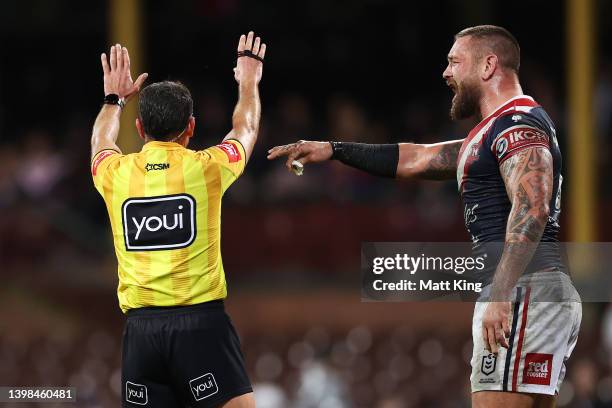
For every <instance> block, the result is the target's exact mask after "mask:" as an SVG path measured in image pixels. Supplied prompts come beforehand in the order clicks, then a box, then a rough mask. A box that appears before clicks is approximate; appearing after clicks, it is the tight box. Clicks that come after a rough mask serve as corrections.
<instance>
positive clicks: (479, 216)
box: [457, 95, 564, 283]
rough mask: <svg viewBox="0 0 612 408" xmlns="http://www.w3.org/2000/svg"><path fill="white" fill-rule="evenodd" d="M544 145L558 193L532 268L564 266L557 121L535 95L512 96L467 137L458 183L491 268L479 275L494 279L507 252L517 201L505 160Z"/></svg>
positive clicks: (476, 241)
mask: <svg viewBox="0 0 612 408" xmlns="http://www.w3.org/2000/svg"><path fill="white" fill-rule="evenodd" d="M534 146H540V147H544V148H546V149H549V150H550V153H551V155H552V158H553V179H554V183H553V193H552V198H551V202H550V205H549V208H550V213H549V217H548V222H547V223H546V227H545V229H544V234H543V236H542V240H541V244H540V246H539V248H538V250H537V251H536V253H535V254H534V257H533V260H532V263H531V264H530V265H529V267H528V270H527V272H534V271H539V270H548V269H555V270H564V268H563V265H562V262H561V257H560V251H559V245H558V238H557V234H558V232H559V223H558V221H559V215H560V212H561V182H562V180H563V178H562V176H561V151H560V150H559V145H558V143H557V138H556V135H555V128H554V125H553V123H552V121H551V119H550V118H549V116H548V115H547V114H546V112H545V111H544V109H543V108H542V107H541V106H539V105H538V104H537V103H536V102H535V101H534V100H533V99H532V98H531V97H529V96H525V95H521V96H517V97H514V98H512V99H510V100H509V101H507V102H505V103H504V104H503V105H502V106H500V107H499V108H498V109H496V110H495V111H494V112H493V113H492V114H491V115H489V116H488V117H486V118H484V119H483V120H482V121H481V122H480V123H479V124H478V125H476V127H474V128H473V129H472V130H471V131H470V133H469V135H468V137H467V138H466V139H465V140H464V141H463V145H462V146H461V149H460V150H459V156H458V159H457V160H458V162H457V183H458V185H459V192H460V194H461V198H462V200H463V206H464V207H463V209H464V219H465V226H466V228H467V230H468V232H469V233H470V235H471V238H472V243H473V250H474V255H475V256H484V257H485V259H486V262H485V264H486V268H485V270H484V271H482V272H481V273H480V274H479V275H477V276H476V278H477V279H479V280H481V281H483V282H485V283H490V282H491V280H492V277H493V273H494V272H495V268H496V267H497V264H498V262H499V259H500V257H501V252H502V250H503V243H504V241H505V236H506V226H507V221H508V215H509V213H510V210H511V208H512V204H511V202H510V200H509V198H508V193H507V192H506V185H505V183H504V180H503V179H502V176H501V173H500V166H501V164H502V163H503V162H504V161H506V160H508V158H510V157H512V156H513V155H515V154H517V153H518V152H520V151H522V150H523V149H526V148H530V147H534Z"/></svg>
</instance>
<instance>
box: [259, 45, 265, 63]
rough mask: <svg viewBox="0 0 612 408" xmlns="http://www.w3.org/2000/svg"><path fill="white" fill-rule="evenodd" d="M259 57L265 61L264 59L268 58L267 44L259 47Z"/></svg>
mask: <svg viewBox="0 0 612 408" xmlns="http://www.w3.org/2000/svg"><path fill="white" fill-rule="evenodd" d="M258 55H259V57H260V58H262V59H263V57H265V56H266V44H265V43H264V44H261V47H259V54H258Z"/></svg>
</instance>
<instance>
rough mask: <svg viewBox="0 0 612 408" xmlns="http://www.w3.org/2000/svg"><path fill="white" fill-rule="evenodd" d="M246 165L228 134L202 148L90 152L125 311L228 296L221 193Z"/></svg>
mask: <svg viewBox="0 0 612 408" xmlns="http://www.w3.org/2000/svg"><path fill="white" fill-rule="evenodd" d="M244 166H245V153H244V148H243V147H242V145H241V144H240V142H238V141H237V140H232V139H230V140H226V141H224V142H223V143H221V144H219V145H217V146H213V147H210V148H208V149H206V150H203V151H193V150H189V149H186V148H184V147H183V146H181V145H179V144H177V143H172V142H157V141H154V142H149V143H147V144H145V145H144V147H143V148H142V151H140V152H139V153H133V154H128V155H122V154H120V153H118V152H116V151H114V150H102V151H100V152H98V153H97V154H96V155H95V156H94V158H93V160H92V165H91V172H92V175H93V181H94V185H95V187H96V189H97V190H98V192H99V193H100V194H101V195H102V197H103V198H104V201H105V203H106V208H107V210H108V214H109V217H110V224H111V228H112V231H113V239H114V244H115V253H116V254H117V261H118V264H119V270H118V274H119V286H118V289H117V294H118V297H119V305H120V307H121V310H122V311H123V312H126V311H127V310H129V309H133V308H139V307H144V306H176V305H189V304H194V303H201V302H207V301H211V300H215V299H222V298H225V296H226V295H227V287H226V282H225V273H224V271H223V263H222V261H221V198H222V196H223V193H224V192H225V190H227V188H228V187H229V186H230V185H231V184H232V183H233V182H234V181H235V180H236V179H237V178H238V177H239V176H240V175H241V174H242V172H243V170H244Z"/></svg>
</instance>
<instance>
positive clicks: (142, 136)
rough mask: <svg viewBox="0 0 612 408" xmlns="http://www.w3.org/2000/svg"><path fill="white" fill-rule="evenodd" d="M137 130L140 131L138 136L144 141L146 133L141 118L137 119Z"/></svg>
mask: <svg viewBox="0 0 612 408" xmlns="http://www.w3.org/2000/svg"><path fill="white" fill-rule="evenodd" d="M136 129H137V130H138V136H140V138H141V139H142V140H145V139H146V138H145V132H144V128H143V127H142V122H141V121H140V118H136Z"/></svg>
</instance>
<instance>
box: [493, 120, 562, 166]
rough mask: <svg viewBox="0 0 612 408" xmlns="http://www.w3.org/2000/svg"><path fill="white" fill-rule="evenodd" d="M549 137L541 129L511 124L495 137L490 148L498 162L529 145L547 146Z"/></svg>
mask: <svg viewBox="0 0 612 408" xmlns="http://www.w3.org/2000/svg"><path fill="white" fill-rule="evenodd" d="M549 143H550V142H549V137H548V135H547V134H546V133H545V132H544V131H543V130H541V129H538V128H535V127H531V126H525V125H523V126H521V125H519V126H513V127H511V128H509V129H506V130H505V131H504V132H503V133H501V134H500V135H499V136H497V138H495V144H494V145H493V146H492V150H493V152H494V153H495V157H497V161H498V162H500V163H501V162H502V161H504V160H505V159H507V158H508V157H510V156H512V155H514V154H515V153H516V152H518V151H520V150H522V149H524V148H526V147H530V146H544V147H549V145H550V144H549Z"/></svg>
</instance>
